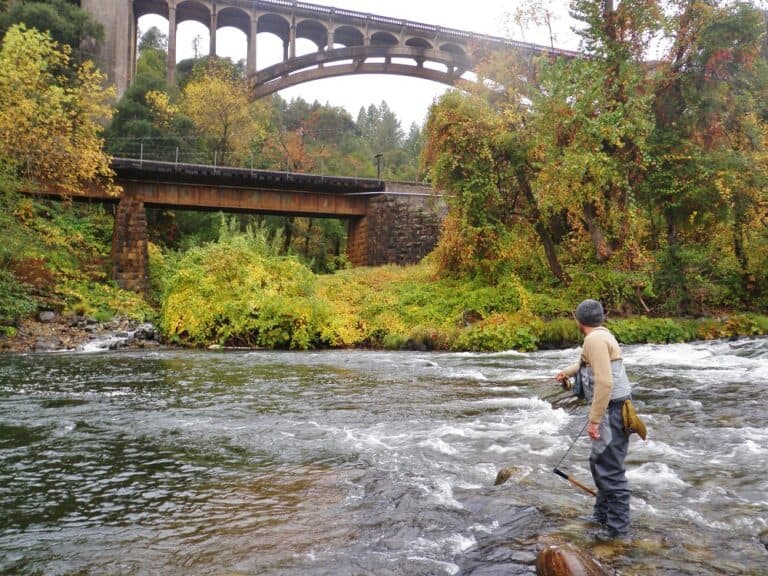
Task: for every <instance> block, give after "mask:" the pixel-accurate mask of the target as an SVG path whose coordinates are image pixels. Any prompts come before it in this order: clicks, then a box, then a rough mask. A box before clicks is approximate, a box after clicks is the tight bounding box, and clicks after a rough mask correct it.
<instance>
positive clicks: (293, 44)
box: [288, 24, 296, 58]
mask: <svg viewBox="0 0 768 576" xmlns="http://www.w3.org/2000/svg"><path fill="white" fill-rule="evenodd" d="M290 34H291V37H290V39H289V40H288V45H289V48H288V56H289V57H290V58H296V24H291V33H290Z"/></svg>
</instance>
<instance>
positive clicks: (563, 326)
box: [539, 318, 581, 348]
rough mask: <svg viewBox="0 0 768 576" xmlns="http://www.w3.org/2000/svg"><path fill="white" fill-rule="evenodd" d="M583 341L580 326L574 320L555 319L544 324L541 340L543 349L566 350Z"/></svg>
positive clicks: (540, 343)
mask: <svg viewBox="0 0 768 576" xmlns="http://www.w3.org/2000/svg"><path fill="white" fill-rule="evenodd" d="M580 340H581V332H579V327H578V324H576V321H575V320H574V319H573V318H555V319H553V320H549V321H547V322H544V326H543V328H542V330H541V336H540V338H539V345H540V346H541V347H542V348H566V347H569V346H575V345H576V344H578V343H579V341H580Z"/></svg>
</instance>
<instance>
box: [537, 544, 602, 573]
mask: <svg viewBox="0 0 768 576" xmlns="http://www.w3.org/2000/svg"><path fill="white" fill-rule="evenodd" d="M536 574H537V576H610V575H613V574H614V571H613V570H612V569H610V568H608V567H606V566H603V564H601V563H600V562H598V561H597V560H596V559H595V558H593V557H592V556H590V555H589V554H587V553H586V552H584V551H583V550H580V549H579V548H577V547H576V546H574V545H572V544H550V545H548V546H546V547H544V548H543V549H542V550H541V551H540V552H539V554H538V556H537V557H536Z"/></svg>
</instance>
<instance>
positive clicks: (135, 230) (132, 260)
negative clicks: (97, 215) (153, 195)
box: [112, 196, 149, 294]
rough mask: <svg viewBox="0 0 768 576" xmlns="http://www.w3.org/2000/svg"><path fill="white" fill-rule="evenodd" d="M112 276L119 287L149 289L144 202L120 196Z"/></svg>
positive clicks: (147, 240) (135, 289)
mask: <svg viewBox="0 0 768 576" xmlns="http://www.w3.org/2000/svg"><path fill="white" fill-rule="evenodd" d="M112 278H113V279H114V280H115V282H117V285H118V286H120V288H124V289H126V290H132V291H134V292H139V293H141V294H147V293H148V291H149V234H148V232H147V211H146V210H145V208H144V202H143V201H141V200H139V199H136V198H133V197H131V196H125V197H123V198H122V199H121V200H120V202H118V204H117V209H116V210H115V227H114V229H113V232H112Z"/></svg>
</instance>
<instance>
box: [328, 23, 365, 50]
mask: <svg viewBox="0 0 768 576" xmlns="http://www.w3.org/2000/svg"><path fill="white" fill-rule="evenodd" d="M333 43H334V45H335V44H340V45H341V46H344V47H347V48H349V47H352V46H363V45H364V44H365V36H364V35H363V33H362V32H361V31H360V30H359V29H358V28H356V27H354V26H339V27H337V28H336V29H335V30H334V31H333Z"/></svg>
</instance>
